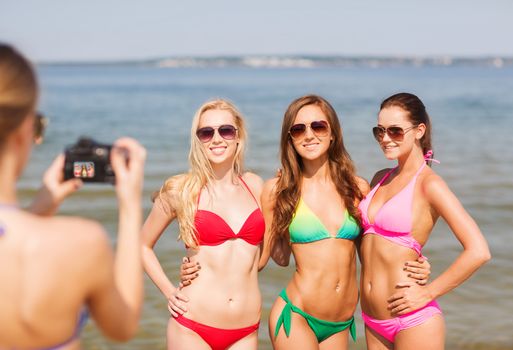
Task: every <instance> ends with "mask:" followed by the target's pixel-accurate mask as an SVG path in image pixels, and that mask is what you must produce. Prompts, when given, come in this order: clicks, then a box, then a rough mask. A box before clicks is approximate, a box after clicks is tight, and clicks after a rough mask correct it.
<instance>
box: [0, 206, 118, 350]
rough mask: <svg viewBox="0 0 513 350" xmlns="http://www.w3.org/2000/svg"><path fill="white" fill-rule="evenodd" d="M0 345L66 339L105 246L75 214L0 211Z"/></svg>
mask: <svg viewBox="0 0 513 350" xmlns="http://www.w3.org/2000/svg"><path fill="white" fill-rule="evenodd" d="M0 222H1V223H2V225H3V227H4V234H3V235H2V237H1V238H0V281H1V284H2V288H1V289H0V309H1V310H2V313H1V314H0V339H1V342H0V347H3V346H8V347H16V348H33V347H35V346H41V344H43V343H45V344H46V343H47V345H48V346H55V345H57V344H61V343H63V342H65V341H67V340H71V339H72V338H73V336H74V334H75V332H76V330H77V327H78V326H79V323H80V317H81V316H82V317H83V315H84V314H83V311H85V310H86V309H85V307H86V305H84V302H85V300H86V299H87V298H88V297H90V294H91V292H92V291H93V289H94V287H95V285H96V284H97V283H98V282H99V280H100V276H101V274H99V273H98V271H102V268H104V269H105V270H107V271H108V270H109V267H106V266H102V263H105V264H106V263H107V262H108V260H107V259H106V258H107V257H108V256H109V254H110V253H109V244H108V241H107V239H106V235H105V233H104V231H103V229H102V228H101V227H100V226H99V225H98V224H96V223H94V222H92V221H88V220H84V219H79V218H60V217H53V218H46V217H39V216H36V215H33V214H30V213H27V212H24V211H21V210H9V211H6V210H0Z"/></svg>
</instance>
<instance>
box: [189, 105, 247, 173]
mask: <svg viewBox="0 0 513 350" xmlns="http://www.w3.org/2000/svg"><path fill="white" fill-rule="evenodd" d="M225 126H232V127H233V128H235V129H237V124H236V121H235V117H234V116H233V114H232V113H231V112H230V111H229V110H225V109H209V110H207V111H205V112H203V114H202V115H201V117H200V120H199V124H198V129H197V130H200V129H203V128H213V129H214V134H213V136H212V138H211V139H210V140H208V141H205V142H202V146H203V149H204V151H205V154H206V156H207V158H208V160H209V161H210V162H211V164H212V165H214V164H223V163H226V162H229V163H230V164H231V163H232V162H233V160H234V157H235V152H236V151H237V144H238V142H239V135H238V132H237V131H235V135H234V137H233V139H232V137H231V135H230V133H229V132H228V133H224V132H221V133H220V131H219V128H220V127H225ZM225 128H226V127H225ZM228 129H229V127H228ZM221 135H224V137H223V136H221Z"/></svg>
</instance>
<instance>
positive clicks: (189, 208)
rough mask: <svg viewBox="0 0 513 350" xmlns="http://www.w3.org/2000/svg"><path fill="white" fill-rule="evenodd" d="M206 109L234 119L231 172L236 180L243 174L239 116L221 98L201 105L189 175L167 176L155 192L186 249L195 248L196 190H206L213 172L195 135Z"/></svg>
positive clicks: (243, 139) (243, 146)
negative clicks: (173, 216) (172, 216)
mask: <svg viewBox="0 0 513 350" xmlns="http://www.w3.org/2000/svg"><path fill="white" fill-rule="evenodd" d="M209 110H225V111H229V112H230V113H231V114H232V115H233V117H234V118H235V127H236V128H237V134H238V143H237V149H236V151H235V156H234V158H233V164H232V169H233V174H234V176H237V177H239V176H241V175H242V173H243V160H244V152H245V149H246V140H247V134H246V128H245V125H244V119H243V117H242V114H241V113H240V112H239V110H238V109H237V107H235V105H234V104H233V103H231V102H229V101H227V100H224V99H215V100H211V101H208V102H206V103H204V104H203V105H202V106H201V107H200V108H199V109H198V110H197V111H196V114H195V115H194V118H193V119H192V127H191V148H190V151H189V165H190V170H189V172H188V173H186V174H181V175H176V176H172V177H170V178H169V179H167V180H166V181H165V183H164V185H163V186H162V188H161V189H160V191H159V198H160V200H161V201H162V203H163V204H164V205H165V206H166V207H167V210H173V211H174V212H175V213H176V216H177V219H178V223H179V226H180V234H179V236H178V239H181V240H182V241H183V242H184V243H185V244H186V245H187V246H188V247H190V248H198V246H199V244H198V243H199V242H198V238H197V232H196V228H195V226H194V216H195V214H196V207H197V202H198V198H199V194H200V191H201V189H202V188H203V187H205V186H207V188H208V186H209V184H210V181H211V180H212V179H214V171H213V169H212V165H211V164H210V161H209V160H208V157H207V154H206V152H205V148H204V147H203V145H202V143H201V141H200V140H199V139H198V137H197V136H196V131H197V130H198V126H199V123H200V118H201V116H202V115H203V114H204V113H205V112H206V111H209Z"/></svg>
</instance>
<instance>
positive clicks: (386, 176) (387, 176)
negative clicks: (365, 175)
mask: <svg viewBox="0 0 513 350" xmlns="http://www.w3.org/2000/svg"><path fill="white" fill-rule="evenodd" d="M395 169H397V167H395V168H393V169H392V170H390V171H389V172H388V173H386V174H385V176H383V178H382V179H381V180H379V182H378V185H379V186H381V184H383V182H385V181H386V179H388V178H389V176H390V175H391V174H392V173H393V172H394V171H395ZM376 187H377V186H376Z"/></svg>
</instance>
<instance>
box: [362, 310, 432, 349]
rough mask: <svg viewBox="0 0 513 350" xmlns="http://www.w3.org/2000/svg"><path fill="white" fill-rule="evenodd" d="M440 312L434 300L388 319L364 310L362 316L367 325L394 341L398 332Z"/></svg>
mask: <svg viewBox="0 0 513 350" xmlns="http://www.w3.org/2000/svg"><path fill="white" fill-rule="evenodd" d="M438 314H440V315H441V314H442V310H441V309H440V306H438V303H437V302H436V300H433V301H431V302H430V303H429V304H427V305H426V306H424V307H423V308H420V309H418V310H415V311H412V312H409V313H407V314H405V315H401V316H398V317H394V318H389V319H387V320H377V319H375V318H372V317H370V316H368V315H366V314H365V313H364V312H363V311H362V318H363V321H364V322H365V325H366V326H367V327H369V328H370V329H372V330H373V331H375V332H376V333H378V334H379V335H381V336H383V337H384V338H385V339H387V340H388V341H390V342H392V343H393V342H394V339H395V336H396V334H397V333H399V332H400V331H402V330H403V329H408V328H411V327H415V326H419V325H421V324H423V323H424V322H426V321H427V320H428V319H430V318H431V317H433V316H435V315H438Z"/></svg>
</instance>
